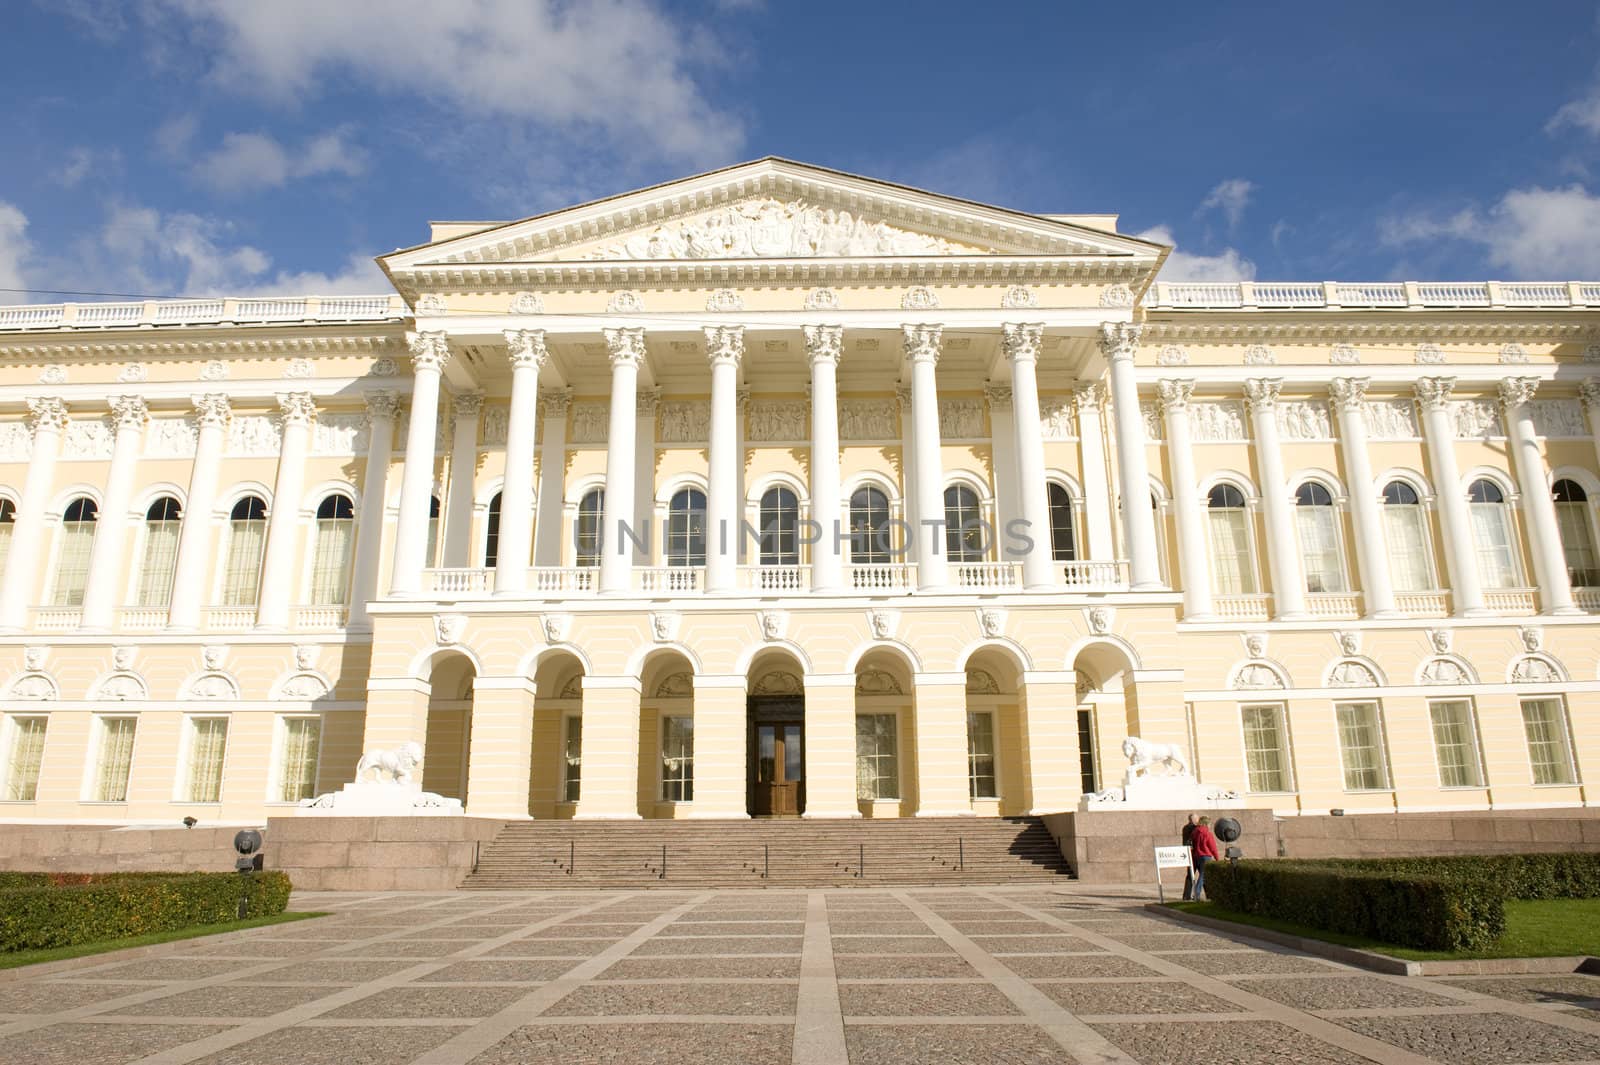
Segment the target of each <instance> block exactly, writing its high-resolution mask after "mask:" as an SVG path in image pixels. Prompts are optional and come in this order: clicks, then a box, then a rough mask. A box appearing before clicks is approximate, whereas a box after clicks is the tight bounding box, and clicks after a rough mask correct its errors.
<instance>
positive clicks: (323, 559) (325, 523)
mask: <svg viewBox="0 0 1600 1065" xmlns="http://www.w3.org/2000/svg"><path fill="white" fill-rule="evenodd" d="M354 540H355V522H353V521H347V520H345V519H342V518H323V519H319V520H318V521H317V545H316V551H315V553H314V554H313V556H312V563H311V603H312V605H313V606H343V605H344V601H345V596H346V592H347V591H348V589H349V586H350V579H349V578H350V546H351V544H352V542H353V541H354Z"/></svg>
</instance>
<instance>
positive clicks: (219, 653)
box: [200, 643, 228, 670]
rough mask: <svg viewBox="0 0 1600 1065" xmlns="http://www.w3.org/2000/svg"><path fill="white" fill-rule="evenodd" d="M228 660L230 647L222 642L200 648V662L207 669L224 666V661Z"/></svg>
mask: <svg viewBox="0 0 1600 1065" xmlns="http://www.w3.org/2000/svg"><path fill="white" fill-rule="evenodd" d="M227 660H228V649H227V648H226V647H225V646H223V645H222V644H217V643H214V644H208V645H207V646H205V647H202V648H200V664H201V665H202V666H204V667H205V668H207V669H211V670H217V669H221V668H222V663H224V662H226V661H227Z"/></svg>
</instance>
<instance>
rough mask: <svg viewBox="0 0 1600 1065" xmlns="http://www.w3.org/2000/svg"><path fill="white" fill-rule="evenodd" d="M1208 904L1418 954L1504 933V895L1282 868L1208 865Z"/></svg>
mask: <svg viewBox="0 0 1600 1065" xmlns="http://www.w3.org/2000/svg"><path fill="white" fill-rule="evenodd" d="M1206 896H1207V898H1209V899H1210V900H1211V901H1212V902H1215V903H1216V904H1217V905H1218V906H1221V907H1223V908H1224V909H1229V910H1234V911H1237V912H1239V913H1250V914H1256V915H1259V916H1262V917H1274V918H1277V919H1278V920H1280V921H1290V922H1292V923H1294V924H1301V925H1305V926H1306V927H1308V928H1321V929H1324V930H1326V931H1329V932H1342V933H1344V934H1346V935H1353V936H1364V937H1366V938H1368V939H1377V940H1381V941H1383V942H1385V943H1395V944H1399V945H1402V946H1407V947H1418V948H1421V949H1423V950H1479V949H1482V948H1484V947H1487V946H1489V945H1490V944H1492V943H1493V942H1494V941H1495V940H1496V939H1498V938H1499V937H1500V934H1501V933H1502V932H1504V931H1505V927H1506V913H1505V905H1504V898H1505V897H1504V895H1502V894H1501V892H1500V891H1499V890H1498V889H1497V888H1495V887H1494V886H1493V885H1491V884H1489V883H1487V882H1485V881H1478V880H1449V879H1445V878H1443V877H1436V876H1434V877H1430V876H1423V875H1404V874H1400V873H1382V872H1376V871H1374V872H1362V871H1357V870H1353V869H1339V868H1333V867H1330V866H1326V865H1322V866H1319V865H1310V864H1307V865H1299V864H1292V863H1290V862H1287V861H1266V862H1240V863H1239V864H1238V865H1229V864H1228V863H1226V862H1212V863H1210V864H1209V865H1208V866H1207V867H1206Z"/></svg>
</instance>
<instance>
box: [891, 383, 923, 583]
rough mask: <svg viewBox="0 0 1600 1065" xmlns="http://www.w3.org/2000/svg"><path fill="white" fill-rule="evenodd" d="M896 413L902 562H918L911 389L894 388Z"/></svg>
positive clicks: (914, 446) (907, 387)
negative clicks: (897, 421) (898, 439)
mask: <svg viewBox="0 0 1600 1065" xmlns="http://www.w3.org/2000/svg"><path fill="white" fill-rule="evenodd" d="M894 401H895V409H896V411H897V412H898V414H899V415H900V520H901V521H903V522H905V524H906V528H905V542H904V543H903V544H901V545H900V549H901V552H902V553H901V555H900V558H899V561H901V562H916V561H917V546H916V545H917V464H916V460H915V459H914V458H913V457H912V456H914V455H915V454H916V453H917V427H916V425H915V419H913V418H912V417H911V386H910V385H907V384H904V383H900V384H896V385H895V388H894Z"/></svg>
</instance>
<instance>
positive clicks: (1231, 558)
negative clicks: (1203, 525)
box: [1207, 507, 1256, 595]
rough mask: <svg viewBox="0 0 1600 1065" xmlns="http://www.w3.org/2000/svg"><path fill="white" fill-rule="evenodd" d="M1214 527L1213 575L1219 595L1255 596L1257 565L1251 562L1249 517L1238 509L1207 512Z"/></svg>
mask: <svg viewBox="0 0 1600 1065" xmlns="http://www.w3.org/2000/svg"><path fill="white" fill-rule="evenodd" d="M1207 517H1208V519H1209V521H1210V526H1211V575H1212V576H1213V577H1215V578H1216V582H1217V588H1216V592H1217V594H1218V595H1254V594H1255V590H1256V573H1255V566H1254V565H1253V564H1252V563H1251V561H1250V530H1249V527H1248V526H1247V525H1246V522H1247V521H1248V520H1249V516H1248V514H1247V513H1246V512H1245V511H1243V510H1240V509H1238V508H1236V507H1218V508H1213V509H1211V510H1209V511H1207Z"/></svg>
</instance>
